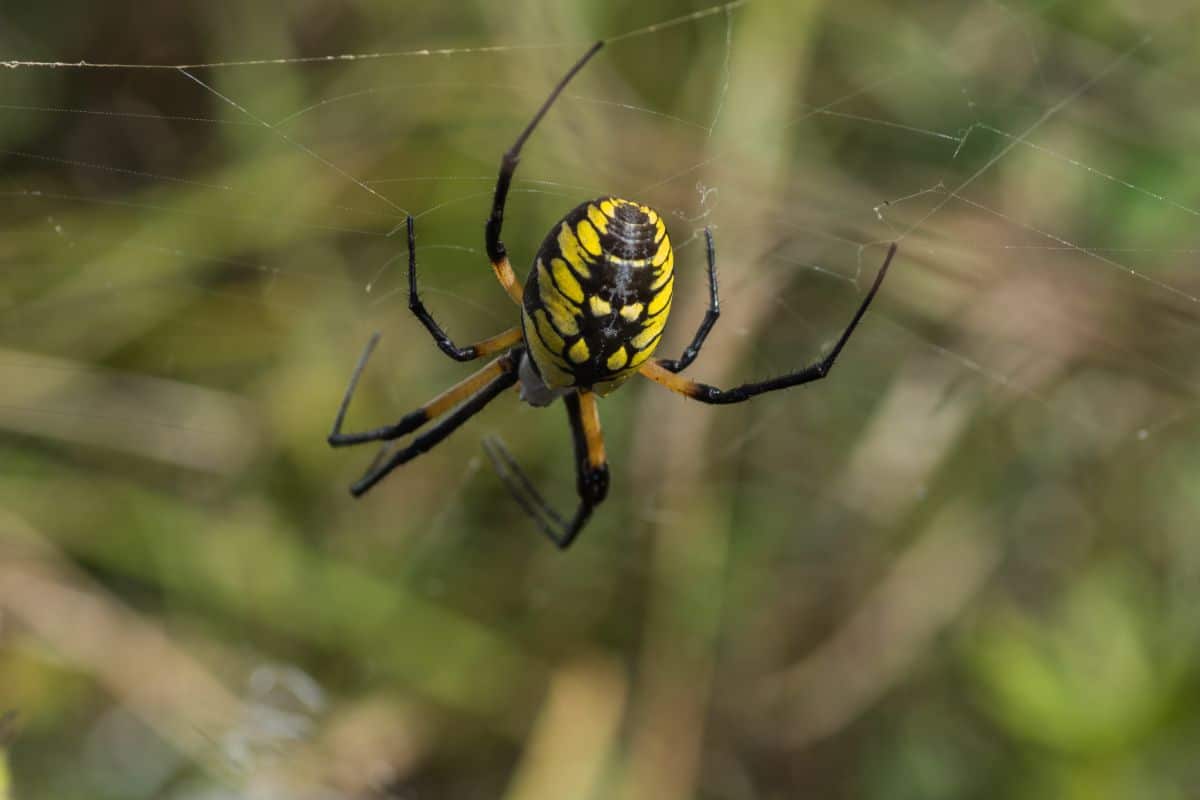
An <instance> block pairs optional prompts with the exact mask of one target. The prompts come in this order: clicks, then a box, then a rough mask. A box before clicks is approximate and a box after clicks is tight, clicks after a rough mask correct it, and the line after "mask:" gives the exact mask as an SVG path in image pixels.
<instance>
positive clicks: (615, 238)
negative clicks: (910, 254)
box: [329, 41, 896, 549]
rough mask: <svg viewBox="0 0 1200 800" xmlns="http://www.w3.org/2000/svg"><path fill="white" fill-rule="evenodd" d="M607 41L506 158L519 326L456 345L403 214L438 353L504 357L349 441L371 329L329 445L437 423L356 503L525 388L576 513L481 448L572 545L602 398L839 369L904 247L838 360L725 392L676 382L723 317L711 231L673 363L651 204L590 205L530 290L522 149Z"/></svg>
mask: <svg viewBox="0 0 1200 800" xmlns="http://www.w3.org/2000/svg"><path fill="white" fill-rule="evenodd" d="M603 46H604V42H603V41H601V42H597V43H596V44H594V45H593V46H592V47H591V48H590V49H589V50H588V51H587V52H586V53H585V54H584V55H583V57H582V58H580V59H579V60H578V61H577V62H576V63H575V64H574V66H572V67H571V68H570V69H569V70H568V71H567V73H566V75H564V76H563V78H562V79H561V80H560V81H559V82H558V84H557V85H556V86H555V87H554V89H553V90H552V91H551V92H550V96H549V97H548V98H546V100H545V102H543V103H542V105H541V107H540V108H539V109H538V110H537V113H536V114H534V115H533V119H532V120H531V121H530V122H529V124H528V125H526V127H525V129H524V130H523V131H521V134H520V135H519V136H518V137H517V140H516V142H515V143H514V144H513V146H512V147H511V148H510V149H509V150H508V151H507V152H506V153H505V154H504V156H503V157H502V158H501V160H500V174H499V177H498V178H497V180H496V188H495V193H494V196H493V201H492V212H491V215H490V216H489V217H488V220H487V223H486V226H485V229H484V240H485V244H486V248H487V254H488V259H489V260H490V261H491V265H492V271H493V272H494V273H495V275H496V278H497V279H498V280H499V281H500V284H501V286H503V287H504V289H505V290H506V291H507V292H508V294H509V296H510V297H511V298H512V300H513V302H514V303H516V304H517V305H518V306H520V307H521V324H520V325H517V326H515V327H513V328H510V329H509V330H507V331H504V332H503V333H499V334H497V335H495V336H492V337H490V338H488V339H484V340H482V341H480V342H477V343H475V344H472V345H469V346H467V347H459V346H458V345H456V344H455V343H454V342H453V341H452V340H451V339H450V337H449V336H448V335H447V334H446V332H445V331H444V330H442V328H441V326H439V325H438V323H437V322H436V321H435V320H434V318H433V316H432V315H431V314H430V313H429V312H428V311H427V310H426V309H425V306H424V304H423V303H422V302H421V297H420V295H419V294H418V292H417V257H416V234H415V232H414V226H413V218H412V216H409V217H408V220H407V227H408V290H409V297H408V307H409V310H410V311H412V313H413V314H414V315H415V316H416V317H417V319H418V320H420V321H421V324H423V325H424V326H425V328H426V329H427V330H428V331H429V333H430V335H431V336H432V337H433V339H434V341H435V342H437V345H438V347H439V348H441V350H442V352H444V353H445V354H446V355H448V356H449V357H450V358H452V359H454V360H455V361H473V360H475V359H477V358H482V357H484V356H490V355H497V354H499V355H498V357H497V358H495V359H494V360H493V361H492V362H491V363H489V364H488V365H487V366H485V367H483V368H482V369H480V370H479V371H477V372H475V373H474V374H473V375H471V376H470V377H468V378H466V379H465V380H463V381H461V382H460V383H458V384H457V385H455V386H453V387H451V388H450V389H448V390H446V391H445V392H442V393H441V394H439V395H438V396H437V397H435V398H433V399H432V400H430V401H429V402H428V403H426V404H425V405H423V406H421V407H420V408H418V409H417V410H416V411H413V412H411V413H408V414H405V415H404V416H402V417H401V418H400V419H399V421H397V422H396V423H394V424H392V425H385V426H383V427H380V428H375V429H372V430H367V431H362V432H359V433H343V432H342V423H343V421H344V419H345V416H346V409H347V407H348V406H349V405H350V399H351V397H352V396H353V394H354V389H355V387H356V386H357V384H358V380H359V377H360V376H361V375H362V372H363V369H364V368H365V367H366V364H367V360H368V359H369V358H370V356H371V352H372V351H373V350H374V349H375V346H376V345H377V344H378V342H379V334H378V333H376V334H374V335H373V336H372V337H371V339H370V341H369V342H368V343H367V347H366V349H365V350H364V352H363V354H362V356H361V357H360V358H359V360H358V364H357V365H356V366H355V368H354V372H353V374H352V376H351V378H350V383H349V385H348V386H347V387H346V393H345V395H344V396H343V398H342V402H341V405H340V406H339V407H338V410H337V414H336V416H335V417H334V421H333V429H332V431H331V432H330V434H329V444H330V445H332V446H333V447H345V446H347V445H357V444H364V443H366V442H378V441H382V442H391V441H393V440H395V439H399V438H400V437H402V436H405V435H407V434H410V433H413V432H415V431H417V430H418V429H419V428H421V427H422V426H424V425H425V424H426V423H429V422H433V421H434V420H437V424H435V425H433V426H432V427H431V428H429V429H428V430H426V431H424V432H423V433H420V434H419V435H417V436H415V438H413V439H412V440H411V441H410V442H409V443H408V444H407V445H406V446H404V447H400V448H398V449H394V448H393V446H392V445H390V444H387V445H385V446H384V449H383V450H382V451H380V453H379V455H378V456H377V457H376V458H375V461H374V462H373V463H372V464H371V466H370V467H369V468H368V470H367V472H366V474H364V475H363V477H362V478H360V479H359V480H358V482H356V483H355V484H354V485H353V486H351V487H350V491H351V493H352V494H353V495H354V496H356V497H358V496H361V495H363V494H364V493H366V492H367V491H368V490H369V489H370V488H371V487H373V486H374V485H375V484H377V483H378V482H379V481H380V480H382V479H383V478H384V477H386V476H387V475H388V474H389V473H390V472H391V471H392V470H394V469H396V468H397V467H399V466H400V465H402V464H406V463H408V462H409V461H411V460H412V459H414V458H416V457H417V456H419V455H421V454H422V453H425V452H427V451H428V450H430V449H431V448H433V447H434V446H436V445H437V444H438V443H439V442H441V441H442V440H443V439H445V438H446V437H447V436H449V435H450V434H451V433H453V432H454V431H455V430H457V429H458V428H459V426H461V425H462V424H463V423H464V422H466V421H467V420H468V419H470V418H471V417H473V416H474V415H475V414H477V413H478V412H479V411H480V410H482V409H483V407H484V406H486V405H487V404H488V403H489V402H491V401H492V400H493V399H494V398H495V397H497V396H498V395H499V394H500V393H501V392H503V391H504V390H506V389H508V388H510V387H512V386H514V385H516V384H520V396H521V399H522V400H524V401H525V402H527V403H530V404H531V405H534V406H548V405H550V404H551V403H553V402H554V401H555V400H558V399H559V398H561V399H562V400H563V403H564V405H565V406H566V408H567V419H568V421H569V423H570V426H571V433H572V438H573V439H574V445H575V470H576V489H577V492H578V495H579V503H578V506H577V508H576V510H575V513H574V514H573V515H572V516H571V517H569V518H567V517H565V516H563V515H560V514H559V513H558V512H556V511H555V510H554V509H553V508H552V507H551V506H550V505H549V504H548V503H547V502H546V501H545V500H544V499H543V498H542V496H541V494H540V493H539V492H538V491H537V489H535V488H534V486H533V484H532V482H531V481H530V480H529V478H528V477H527V476H526V475H525V473H524V472H523V471H522V470H521V468H520V466H519V465H518V464H517V462H516V461H515V460H514V459H513V457H512V455H511V454H510V453H509V452H508V450H507V449H505V448H504V446H503V445H502V444H501V443H500V442H499V440H496V439H491V438H489V439H485V441H484V447H485V449H486V451H487V453H488V456H489V458H490V459H491V461H492V463H493V465H494V466H495V468H496V471H497V472H498V473H499V475H500V477H501V479H502V480H503V481H504V483H505V484H506V486H507V487H508V489H509V491H510V492H511V494H512V495H513V497H514V498H515V499H516V501H517V502H518V503H519V504H520V505H521V507H522V508H523V509H524V510H525V512H526V513H527V514H528V515H529V516H530V517H531V518H532V519H533V520H534V522H536V523H537V524H538V526H539V527H540V528H541V530H542V531H543V532H545V534H546V535H547V536H548V537H549V538H550V540H551V541H552V542H554V544H556V545H557V546H558V547H559V548H561V549H566V548H567V547H569V546H570V545H571V543H572V542H573V541H575V537H576V536H578V534H579V532H580V530H581V529H582V528H583V526H584V524H585V523H586V522H587V521H588V518H589V517H590V516H591V514H592V511H593V509H595V508H596V506H598V505H599V504H600V503H601V502H602V501H603V500H604V498H605V496H606V495H607V494H608V483H609V476H608V462H607V459H606V458H605V454H604V437H603V435H602V434H601V431H600V415H599V412H598V409H597V404H596V399H597V397H603V396H604V395H607V394H608V393H610V392H612V391H613V390H614V389H616V388H617V387H618V386H620V385H621V384H622V383H624V382H625V381H626V380H627V379H629V378H630V377H632V376H633V375H634V374H635V373H640V374H641V375H643V376H644V377H646V378H649V379H650V380H652V381H654V382H656V383H659V384H661V385H663V386H665V387H666V388H668V389H670V390H671V391H673V392H677V393H679V394H681V395H684V396H685V397H689V398H692V399H693V400H699V401H700V402H703V403H717V404H720V403H740V402H742V401H744V400H749V399H750V398H752V397H755V396H757V395H760V394H764V393H766V392H773V391H776V390H779V389H787V388H790V387H792V386H799V385H800V384H804V383H809V382H811V381H816V380H820V379H821V378H824V377H825V376H826V375H828V374H829V371H830V370H831V369H832V368H833V364H834V361H835V360H836V359H837V357H838V354H839V353H841V352H842V348H843V347H844V346H845V344H846V342H847V341H848V340H849V339H850V335H851V334H852V333H853V332H854V329H855V327H856V326H857V325H858V323H859V321H860V320H861V319H862V317H863V315H864V314H865V313H866V311H867V307H868V306H869V305H870V304H871V300H872V299H873V298H874V297H875V293H876V292H877V291H878V289H879V286H880V284H881V283H882V282H883V278H884V275H885V274H886V273H887V269H888V265H889V264H891V262H892V257H893V256H894V255H895V254H896V245H895V244H892V246H891V247H890V248H889V249H888V253H887V257H886V258H885V259H884V261H883V265H882V266H881V267H880V268H879V272H878V274H877V275H876V276H875V281H874V283H872V284H871V288H870V290H869V291H868V292H867V295H866V297H865V298H864V299H863V301H862V303H861V305H859V307H858V310H857V311H856V312H855V314H854V316H853V317H852V318H851V320H850V324H849V325H847V326H846V328H845V330H844V331H842V335H841V337H840V338H839V339H838V340H837V343H836V344H835V345H834V346H833V349H831V350H830V351H829V353H828V354H827V355H826V356H825V357H824V358H822V359H821V360H819V361H817V362H816V363H813V364H810V365H809V366H807V367H804V368H803V369H800V370H798V371H796V372H792V373H789V374H787V375H782V376H780V377H777V378H772V379H770V380H765V381H759V382H756V383H745V384H742V385H741V386H736V387H734V388H732V389H718V388H716V387H715V386H709V385H708V384H704V383H699V382H696V381H692V380H689V379H687V378H684V377H682V376H680V374H679V373H680V372H682V371H683V370H684V369H685V368H686V367H687V366H688V365H689V364H691V363H692V361H694V360H695V358H696V356H697V355H698V354H699V353H700V348H701V346H703V344H704V340H705V338H706V337H707V336H708V334H709V331H711V330H712V328H713V325H714V324H715V323H716V321H717V317H718V315H719V314H720V306H719V303H718V300H717V270H716V250H715V248H714V245H713V237H712V232H711V231H710V230H708V229H706V230H705V232H704V234H705V243H706V250H707V256H708V290H709V306H708V311H707V313H705V315H704V319H703V320H702V321H701V323H700V327H699V328H698V329H697V331H696V333H695V335H694V337H693V338H692V342H691V344H689V345H688V346H687V348H686V349H685V350H684V351H683V354H682V355H681V356H680V357H679V358H678V359H673V360H664V359H652V358H651V356H652V355H653V354H654V350H655V348H656V347H657V345H658V342H659V340H660V338H661V337H662V332H663V326H664V325H665V324H666V321H667V315H668V314H669V313H670V310H671V298H672V295H673V289H674V284H675V275H674V263H675V256H674V252H673V251H672V249H671V240H670V238H669V237H668V236H667V230H666V225H665V222H664V220H663V218H662V215H660V214H659V213H657V212H656V211H654V210H653V209H652V208H650V207H649V206H646V205H642V204H641V203H636V202H632V201H630V200H622V199H620V198H617V197H601V198H597V199H595V200H589V201H587V202H584V203H581V204H580V205H578V206H576V207H575V208H574V209H572V210H571V211H570V212H569V213H567V215H566V216H564V217H563V218H562V219H561V220H559V222H558V223H556V224H555V225H554V227H553V228H551V230H550V233H549V234H548V235H547V236H546V238H545V240H544V241H543V242H542V245H541V247H540V248H539V249H538V251H537V255H536V256H535V257H534V265H533V269H532V270H531V271H530V273H529V277H528V279H527V280H526V281H525V284H524V286H522V284H521V283H520V282H519V281H518V280H517V276H516V274H515V273H514V272H513V268H512V266H511V265H510V264H509V260H508V251H507V250H506V249H505V247H504V242H503V241H501V239H500V229H501V226H502V225H503V223H504V203H505V200H506V199H507V197H508V190H509V186H510V185H511V183H512V179H513V173H514V172H515V171H516V169H517V164H518V163H519V161H520V157H521V148H522V147H523V146H524V144H525V142H526V140H528V139H529V137H530V135H531V134H532V133H533V131H534V129H535V128H536V127H537V125H538V123H539V122H541V120H542V117H544V116H545V115H546V112H547V111H549V110H550V107H551V106H552V105H553V104H554V101H555V100H556V99H557V98H558V96H559V94H561V93H562V91H563V89H564V88H565V87H566V86H567V84H568V83H569V82H570V81H571V79H572V78H574V77H575V75H576V74H577V73H578V72H579V71H580V70H581V69H583V67H584V65H585V64H587V63H588V61H589V60H591V58H592V56H594V55H595V54H596V53H597V52H598V51H599V50H600V48H601V47H603Z"/></svg>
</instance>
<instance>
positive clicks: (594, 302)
mask: <svg viewBox="0 0 1200 800" xmlns="http://www.w3.org/2000/svg"><path fill="white" fill-rule="evenodd" d="M588 305H589V306H590V307H591V309H592V316H593V317H603V316H604V315H605V314H611V313H612V304H611V303H609V302H608V301H607V300H605V299H603V298H602V297H599V296H598V295H592V296H591V297H589V298H588ZM621 313H622V314H624V313H625V310H624V309H621Z"/></svg>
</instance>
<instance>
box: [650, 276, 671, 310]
mask: <svg viewBox="0 0 1200 800" xmlns="http://www.w3.org/2000/svg"><path fill="white" fill-rule="evenodd" d="M673 288H674V286H673V284H672V283H670V282H668V283H667V285H666V286H664V287H663V288H662V290H661V291H660V292H659V293H658V294H656V295H654V299H653V300H651V301H650V305H649V306H647V308H646V313H647V314H649V315H650V316H652V317H653V316H654V315H655V314H657V313H658V312H659V311H662V310H663V308H665V307H666V305H667V304H668V303H670V302H671V294H672V291H671V290H672V289H673Z"/></svg>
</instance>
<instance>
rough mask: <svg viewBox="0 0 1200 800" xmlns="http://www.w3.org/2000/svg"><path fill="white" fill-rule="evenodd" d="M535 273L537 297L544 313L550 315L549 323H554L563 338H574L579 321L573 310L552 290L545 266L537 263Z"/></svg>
mask: <svg viewBox="0 0 1200 800" xmlns="http://www.w3.org/2000/svg"><path fill="white" fill-rule="evenodd" d="M537 271H538V296H539V297H540V298H541V301H542V305H543V306H545V307H546V312H547V313H548V314H549V315H550V321H551V322H553V323H554V327H555V328H557V329H558V331H559V333H561V334H562V335H563V336H574V335H575V334H577V333H579V321H578V320H577V319H575V314H576V312H575V309H574V307H573V306H571V305H570V304H569V303H568V302H567V298H565V297H564V296H563V295H562V293H561V292H559V291H558V289H556V288H554V282H553V281H551V280H550V272H549V271H548V270H547V269H546V265H545V264H544V263H542V262H541V261H538V263H537Z"/></svg>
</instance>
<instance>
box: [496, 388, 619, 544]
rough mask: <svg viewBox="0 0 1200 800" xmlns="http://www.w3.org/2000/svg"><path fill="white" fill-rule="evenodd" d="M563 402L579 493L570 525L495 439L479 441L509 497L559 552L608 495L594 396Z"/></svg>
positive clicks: (574, 396) (579, 394) (581, 395)
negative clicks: (577, 503) (573, 452)
mask: <svg viewBox="0 0 1200 800" xmlns="http://www.w3.org/2000/svg"><path fill="white" fill-rule="evenodd" d="M563 400H564V402H565V403H566V406H567V419H568V420H569V421H570V423H571V434H572V438H573V439H574V445H575V475H576V481H575V488H576V491H577V492H578V493H579V505H578V506H577V507H576V509H575V514H574V515H573V516H572V517H571V520H570V522H568V521H567V520H566V518H565V517H563V516H562V515H561V514H559V513H558V512H557V511H555V510H554V509H553V508H552V507H551V506H550V504H549V503H547V502H546V500H545V498H543V497H542V495H541V493H540V492H538V490H537V489H536V488H535V487H534V485H533V482H532V481H530V480H529V476H528V475H526V474H525V471H524V470H522V469H521V467H520V465H519V464H517V461H516V459H514V458H513V456H512V454H511V453H510V452H508V449H507V448H506V447H505V446H504V444H503V443H502V442H501V441H500V440H499V439H497V438H495V437H489V438H487V439H485V440H484V442H483V446H484V449H485V450H486V451H487V454H488V458H490V459H491V461H492V465H493V466H494V467H495V468H496V472H497V473H498V474H499V475H500V478H501V480H503V481H504V483H505V485H506V486H507V487H508V490H509V492H510V493H511V494H512V496H513V498H514V499H515V500H516V501H517V503H518V504H519V505H520V506H521V508H523V509H524V510H525V513H526V514H528V515H529V516H530V517H532V518H533V520H534V522H536V523H537V524H538V527H540V528H541V529H542V532H543V533H545V534H546V536H548V537H549V538H550V541H552V542H554V544H555V545H556V546H557V547H558V548H559V549H560V550H566V549H567V548H568V547H570V546H571V543H572V542H573V541H575V537H576V536H578V535H579V532H580V531H581V530H582V529H583V526H584V523H586V522H587V521H588V518H589V517H590V516H591V515H592V509H594V508H595V507H596V506H598V505H600V503H602V502H603V501H604V498H605V496H606V495H607V494H608V461H607V460H606V458H605V455H604V437H603V435H602V434H601V431H600V414H599V410H598V409H597V407H596V395H594V394H593V393H591V392H587V391H581V392H577V393H574V394H569V395H567V396H566V397H565V398H563Z"/></svg>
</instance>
